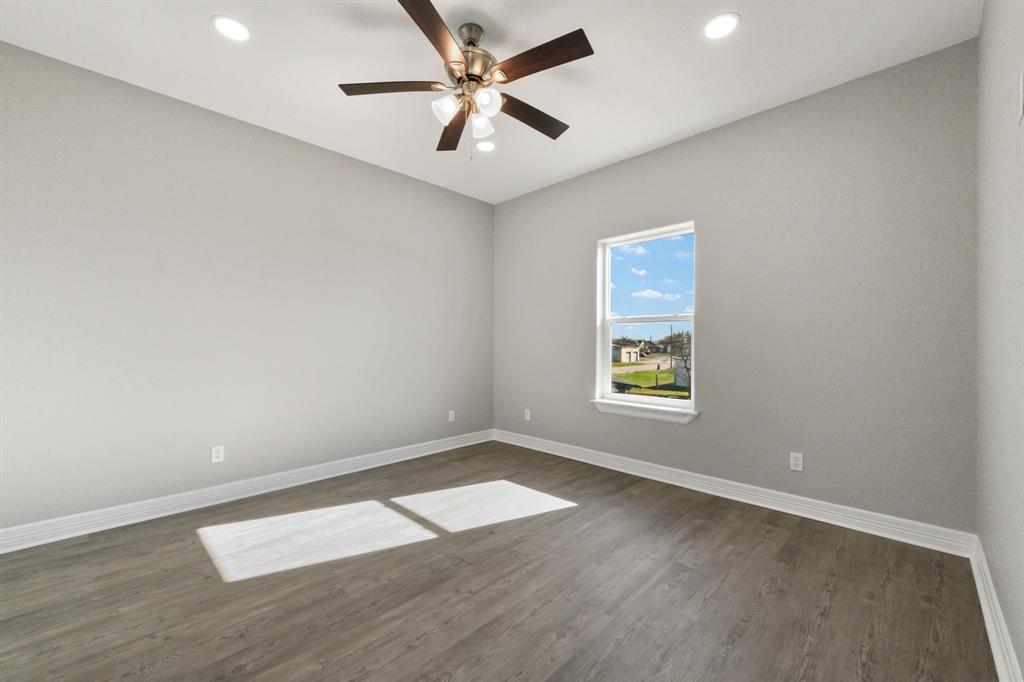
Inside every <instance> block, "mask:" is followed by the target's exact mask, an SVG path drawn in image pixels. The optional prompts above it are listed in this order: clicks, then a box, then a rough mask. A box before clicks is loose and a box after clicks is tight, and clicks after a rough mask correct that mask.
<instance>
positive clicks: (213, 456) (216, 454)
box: [210, 445, 224, 464]
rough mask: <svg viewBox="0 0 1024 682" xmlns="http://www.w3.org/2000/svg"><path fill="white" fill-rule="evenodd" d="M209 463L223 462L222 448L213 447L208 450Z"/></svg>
mask: <svg viewBox="0 0 1024 682" xmlns="http://www.w3.org/2000/svg"><path fill="white" fill-rule="evenodd" d="M210 461H211V462H213V463H214V464H216V463H218V462H223V461H224V446H223V445H214V446H213V447H212V448H210Z"/></svg>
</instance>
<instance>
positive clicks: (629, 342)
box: [612, 336, 636, 346]
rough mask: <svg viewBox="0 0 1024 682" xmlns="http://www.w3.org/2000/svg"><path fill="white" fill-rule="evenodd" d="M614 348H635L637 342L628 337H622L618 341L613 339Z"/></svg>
mask: <svg viewBox="0 0 1024 682" xmlns="http://www.w3.org/2000/svg"><path fill="white" fill-rule="evenodd" d="M612 345H613V346H635V345H636V341H634V340H633V339H631V338H629V337H628V336H620V337H619V338H617V339H612Z"/></svg>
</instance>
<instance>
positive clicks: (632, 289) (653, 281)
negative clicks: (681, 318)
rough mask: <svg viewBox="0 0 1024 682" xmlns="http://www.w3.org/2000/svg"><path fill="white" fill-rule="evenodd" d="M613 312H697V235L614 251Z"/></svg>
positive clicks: (665, 238) (616, 247)
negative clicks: (694, 249)
mask: <svg viewBox="0 0 1024 682" xmlns="http://www.w3.org/2000/svg"><path fill="white" fill-rule="evenodd" d="M610 263H611V278H612V281H611V291H612V297H611V298H612V300H611V304H612V305H611V308H612V310H611V313H612V316H613V317H622V316H627V315H675V314H679V313H690V312H693V233H692V232H689V233H687V234H680V235H676V236H675V237H662V238H661V239H650V240H648V241H643V242H636V243H634V244H626V245H623V246H613V247H612V248H611V260H610Z"/></svg>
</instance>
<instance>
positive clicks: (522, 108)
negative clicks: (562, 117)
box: [501, 93, 569, 140]
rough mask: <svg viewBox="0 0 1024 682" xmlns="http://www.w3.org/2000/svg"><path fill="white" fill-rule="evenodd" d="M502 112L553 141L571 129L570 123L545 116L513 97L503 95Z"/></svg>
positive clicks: (538, 110)
mask: <svg viewBox="0 0 1024 682" xmlns="http://www.w3.org/2000/svg"><path fill="white" fill-rule="evenodd" d="M501 101H502V103H501V111H502V113H505V114H508V115H509V116H511V117H512V118H514V119H516V120H518V121H521V122H523V123H525V124H526V125H528V126H530V127H531V128H533V129H534V130H537V131H539V132H542V133H544V134H545V135H547V136H548V137H550V138H551V139H552V140H557V139H558V136H559V135H561V134H562V133H564V132H565V131H566V130H568V129H569V124H568V123H562V122H561V121H559V120H558V119H557V118H555V117H554V116H549V115H547V114H545V113H544V112H543V111H541V110H540V109H537V108H536V107H532V106H530V105H529V104H527V103H526V102H524V101H523V100H521V99H516V98H515V97H513V96H512V95H506V94H504V93H502V95H501Z"/></svg>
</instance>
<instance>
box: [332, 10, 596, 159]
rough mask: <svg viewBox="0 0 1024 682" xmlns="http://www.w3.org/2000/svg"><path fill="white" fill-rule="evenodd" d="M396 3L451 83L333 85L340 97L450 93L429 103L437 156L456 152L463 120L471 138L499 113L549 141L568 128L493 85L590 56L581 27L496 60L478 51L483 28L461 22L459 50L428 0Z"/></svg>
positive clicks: (591, 51) (485, 133) (483, 131)
mask: <svg viewBox="0 0 1024 682" xmlns="http://www.w3.org/2000/svg"><path fill="white" fill-rule="evenodd" d="M398 4H400V5H401V6H402V9H404V10H405V11H406V12H407V13H408V14H409V16H410V17H412V20H413V21H415V22H416V25H417V26H419V27H420V30H421V31H423V33H424V34H425V35H426V36H427V40H429V41H430V42H431V43H432V44H433V46H434V49H436V50H437V51H438V53H440V55H441V59H443V60H444V65H445V70H446V71H447V74H448V80H449V81H451V85H445V84H444V83H440V82H438V81H390V82H384V83H343V84H341V85H339V86H338V87H339V88H341V90H342V92H344V93H345V94H346V95H350V96H351V95H376V94H382V93H388V92H442V91H445V90H453V91H454V93H451V94H448V95H445V96H444V97H442V98H441V99H439V100H436V101H434V102H433V103H432V105H431V106H432V108H433V111H434V115H435V116H437V119H438V121H440V122H441V125H443V126H444V130H443V131H442V132H441V139H440V141H439V142H438V143H437V151H439V152H444V151H454V150H455V149H457V148H458V146H459V139H460V138H461V137H462V131H463V129H464V128H465V126H466V121H467V120H468V121H469V124H470V129H471V130H472V131H473V137H474V138H477V139H480V138H484V137H487V136H489V135H491V134H492V133H493V132H494V126H493V125H492V124H491V121H490V119H491V118H492V117H494V116H496V115H497V114H498V112H499V111H500V112H503V113H505V114H508V115H509V116H511V117H512V118H514V119H517V120H519V121H521V122H523V123H525V124H526V125H528V126H530V127H531V128H533V129H535V130H538V131H540V132H542V133H544V134H545V135H547V136H548V137H550V138H551V139H552V140H554V139H557V138H558V136H559V135H561V134H562V133H564V132H565V131H566V130H568V128H569V125H568V124H566V123H562V122H561V121H559V120H558V119H557V118H555V117H553V116H549V115H548V114H545V113H544V112H543V111H541V110H540V109H537V108H535V107H532V106H530V105H529V104H527V103H526V102H523V101H522V100H519V99H516V98H515V97H513V96H512V95H509V94H506V93H504V92H501V93H499V92H498V91H497V90H496V89H495V88H494V86H495V85H496V84H504V83H511V82H512V81H514V80H518V79H520V78H523V77H525V76H529V75H530V74H532V73H537V72H538V71H543V70H545V69H550V68H551V67H553V66H559V65H561V64H565V63H566V62H571V61H573V60H576V59H581V58H583V57H589V56H590V55H592V54H594V48H592V47H591V46H590V41H588V40H587V35H586V34H585V33H584V32H583V29H582V28H580V29H576V30H575V31H573V32H571V33H566V34H565V35H564V36H562V37H560V38H555V39H554V40H551V41H548V42H546V43H544V44H543V45H538V46H537V47H534V48H531V49H529V50H527V51H526V52H523V53H521V54H517V55H516V56H515V57H510V58H508V59H506V60H504V61H501V62H499V61H498V60H497V59H496V58H495V57H494V55H492V54H491V53H490V52H488V51H487V50H485V49H483V48H482V47H480V41H481V39H482V38H483V35H484V30H483V28H481V27H480V26H479V25H478V24H472V23H470V24H463V25H462V26H460V27H459V37H460V38H461V39H462V42H463V47H459V45H458V43H456V42H455V38H454V37H453V36H452V34H451V32H450V31H449V30H448V27H447V26H445V23H444V21H442V20H441V15H439V14H438V13H437V10H436V9H435V8H434V6H433V5H432V4H431V3H430V0H398Z"/></svg>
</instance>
